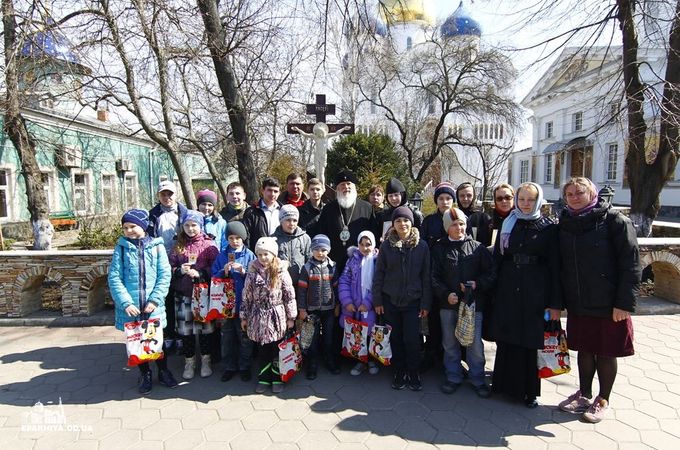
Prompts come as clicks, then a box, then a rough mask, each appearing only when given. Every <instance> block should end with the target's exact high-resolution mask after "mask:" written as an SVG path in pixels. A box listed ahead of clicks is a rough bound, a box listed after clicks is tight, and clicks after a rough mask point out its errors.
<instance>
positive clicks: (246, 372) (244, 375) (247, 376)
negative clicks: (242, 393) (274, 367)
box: [240, 369, 253, 381]
mask: <svg viewBox="0 0 680 450" xmlns="http://www.w3.org/2000/svg"><path fill="white" fill-rule="evenodd" d="M240 373H241V381H250V380H251V379H252V378H253V375H252V374H251V373H250V369H243V370H242V371H241V372H240Z"/></svg>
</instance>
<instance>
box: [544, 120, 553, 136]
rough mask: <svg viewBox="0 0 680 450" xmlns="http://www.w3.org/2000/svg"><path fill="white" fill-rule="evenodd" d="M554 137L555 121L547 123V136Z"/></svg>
mask: <svg viewBox="0 0 680 450" xmlns="http://www.w3.org/2000/svg"><path fill="white" fill-rule="evenodd" d="M551 137H553V123H552V121H550V122H546V123H545V138H546V139H548V138H551Z"/></svg>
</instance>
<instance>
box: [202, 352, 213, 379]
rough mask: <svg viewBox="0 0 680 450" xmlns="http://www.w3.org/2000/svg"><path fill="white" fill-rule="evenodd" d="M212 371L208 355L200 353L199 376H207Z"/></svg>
mask: <svg viewBox="0 0 680 450" xmlns="http://www.w3.org/2000/svg"><path fill="white" fill-rule="evenodd" d="M212 373H213V371H212V368H211V367H210V355H201V378H208V377H209V376H210V375H212Z"/></svg>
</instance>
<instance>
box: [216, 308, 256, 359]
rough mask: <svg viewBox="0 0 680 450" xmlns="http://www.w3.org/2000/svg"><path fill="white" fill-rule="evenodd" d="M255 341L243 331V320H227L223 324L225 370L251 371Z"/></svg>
mask: <svg viewBox="0 0 680 450" xmlns="http://www.w3.org/2000/svg"><path fill="white" fill-rule="evenodd" d="M252 357H253V341H251V340H250V339H248V336H247V335H246V333H244V332H243V331H242V330H241V319H239V318H238V317H237V318H235V319H225V320H224V323H223V324H222V359H223V360H224V369H225V370H249V369H250V364H251V360H252Z"/></svg>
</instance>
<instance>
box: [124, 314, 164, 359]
mask: <svg viewBox="0 0 680 450" xmlns="http://www.w3.org/2000/svg"><path fill="white" fill-rule="evenodd" d="M125 347H126V349H127V355H128V366H137V365H139V364H142V363H145V362H149V361H153V360H155V359H161V358H163V328H161V321H160V319H149V320H139V321H135V322H127V323H126V324H125Z"/></svg>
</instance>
